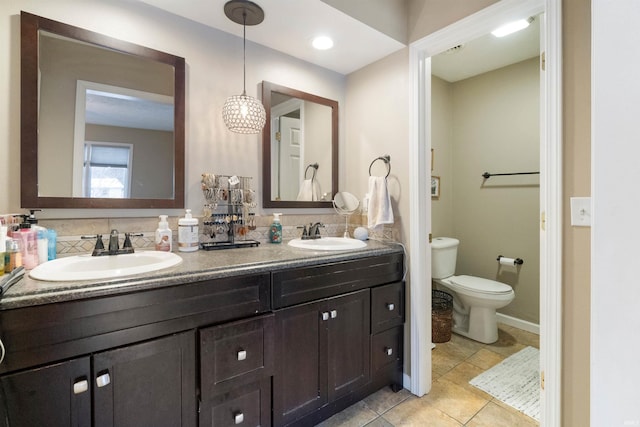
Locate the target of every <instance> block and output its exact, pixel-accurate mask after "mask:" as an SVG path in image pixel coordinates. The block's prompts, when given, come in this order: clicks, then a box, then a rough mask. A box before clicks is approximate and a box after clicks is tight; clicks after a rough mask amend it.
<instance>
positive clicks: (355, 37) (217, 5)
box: [139, 0, 405, 75]
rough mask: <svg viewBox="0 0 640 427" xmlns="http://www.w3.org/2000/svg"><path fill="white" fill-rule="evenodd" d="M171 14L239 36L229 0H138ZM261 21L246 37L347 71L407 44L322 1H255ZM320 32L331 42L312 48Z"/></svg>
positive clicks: (339, 71)
mask: <svg viewBox="0 0 640 427" xmlns="http://www.w3.org/2000/svg"><path fill="white" fill-rule="evenodd" d="M139 1H141V2H143V3H146V4H149V5H151V6H154V7H157V8H160V9H163V10H165V11H167V12H170V13H172V14H175V15H178V16H181V17H183V18H187V19H190V20H192V21H195V22H199V23H201V24H204V25H207V26H209V27H212V28H216V29H218V30H221V31H224V32H227V33H230V34H233V35H236V36H238V37H242V26H241V25H238V24H236V23H234V22H232V21H231V20H229V19H228V18H227V17H226V16H225V14H224V4H225V3H226V2H227V0H179V1H176V0H139ZM256 2H257V3H258V4H259V5H260V7H262V9H263V10H264V15H265V17H264V21H263V22H262V23H261V24H259V25H256V26H248V27H247V40H250V41H252V42H255V43H259V44H261V45H263V46H267V47H269V48H271V49H274V50H277V51H280V52H283V53H286V54H288V55H291V56H293V57H296V58H299V59H302V60H304V61H307V62H310V63H312V64H316V65H319V66H321V67H324V68H327V69H330V70H333V71H336V72H338V73H340V74H345V75H346V74H349V73H351V72H353V71H356V70H358V69H360V68H362V67H364V66H366V65H368V64H370V63H372V62H375V61H377V60H378V59H381V58H383V57H385V56H387V55H389V54H391V53H393V52H395V51H397V50H399V49H402V48H403V47H405V45H404V44H403V43H400V42H399V41H397V40H395V39H393V38H391V37H389V36H387V35H385V34H383V33H382V32H380V31H378V30H376V29H374V28H372V27H370V26H368V25H366V24H364V23H362V22H360V21H358V20H357V19H355V18H352V17H351V16H349V15H347V14H345V13H343V12H341V11H339V10H337V9H335V8H333V7H331V6H329V5H328V4H326V3H324V2H322V1H320V0H256ZM318 35H330V36H331V37H332V38H333V40H334V47H333V48H332V49H330V50H325V51H319V50H315V49H313V48H312V47H311V41H312V39H313V38H314V37H315V36H318Z"/></svg>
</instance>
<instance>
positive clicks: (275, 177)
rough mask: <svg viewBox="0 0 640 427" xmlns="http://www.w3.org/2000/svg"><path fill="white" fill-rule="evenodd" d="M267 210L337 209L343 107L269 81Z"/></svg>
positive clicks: (266, 93)
mask: <svg viewBox="0 0 640 427" xmlns="http://www.w3.org/2000/svg"><path fill="white" fill-rule="evenodd" d="M262 84H263V87H262V91H263V102H264V104H265V110H266V111H267V117H268V119H267V124H266V126H265V130H264V132H263V156H264V159H263V206H264V207H279V208H283V207H284V208H287V207H331V199H332V197H333V194H335V192H336V191H337V188H338V152H337V147H338V103H337V102H336V101H333V100H329V99H326V98H322V97H319V96H316V95H311V94H308V93H305V92H301V91H298V90H295V89H291V88H287V87H284V86H280V85H275V84H273V83H269V82H263V83H262Z"/></svg>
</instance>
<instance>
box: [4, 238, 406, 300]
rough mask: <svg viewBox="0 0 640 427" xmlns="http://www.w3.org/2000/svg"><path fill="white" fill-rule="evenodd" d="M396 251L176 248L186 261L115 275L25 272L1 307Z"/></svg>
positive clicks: (382, 246)
mask: <svg viewBox="0 0 640 427" xmlns="http://www.w3.org/2000/svg"><path fill="white" fill-rule="evenodd" d="M398 252H402V246H401V245H399V244H394V243H383V242H378V241H374V240H369V241H367V247H366V248H363V249H356V250H347V251H312V250H308V249H297V248H293V247H291V246H289V245H287V244H286V243H283V244H278V245H274V244H269V243H267V244H261V245H260V246H259V247H252V248H238V249H225V250H214V251H204V250H200V251H197V252H175V253H176V254H177V255H179V256H180V257H181V258H182V263H180V264H179V265H177V266H175V267H172V268H167V269H163V270H158V271H154V272H151V273H145V274H138V275H132V276H126V277H121V278H117V279H108V280H87V281H73V282H47V281H42V280H35V279H32V278H30V277H28V274H25V278H24V279H22V280H21V281H20V282H18V283H17V284H15V285H14V286H13V287H11V288H10V289H9V290H8V291H7V293H6V294H4V295H2V297H1V298H0V310H8V309H12V308H20V307H28V306H33V305H41V304H49V303H56V302H63V301H73V300H79V299H86V298H93V297H100V296H107V295H117V294H120V293H129V292H134V291H140V290H145V289H153V288H160V287H165V286H173V285H179V284H183V283H192V282H198V281H202V280H210V279H217V278H222V277H230V276H239V275H244V274H258V273H264V272H271V271H278V270H282V269H287V268H295V267H304V266H313V265H318V264H326V263H331V262H339V261H345V260H351V259H358V258H366V257H370V256H376V255H385V254H393V253H398ZM116 256H126V255H116ZM27 273H28V272H27Z"/></svg>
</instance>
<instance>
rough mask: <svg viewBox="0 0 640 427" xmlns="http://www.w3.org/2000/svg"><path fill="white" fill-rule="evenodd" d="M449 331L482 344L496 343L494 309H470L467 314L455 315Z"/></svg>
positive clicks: (496, 329) (496, 331)
mask: <svg viewBox="0 0 640 427" xmlns="http://www.w3.org/2000/svg"><path fill="white" fill-rule="evenodd" d="M453 318H454V324H453V326H452V328H451V330H452V331H453V332H454V333H456V334H458V335H462V336H463V337H467V338H471V339H472V340H475V341H479V342H481V343H484V344H493V343H494V342H496V341H498V319H497V317H496V309H495V308H487V307H471V308H470V310H469V314H468V315H466V314H463V313H455V312H454V316H453Z"/></svg>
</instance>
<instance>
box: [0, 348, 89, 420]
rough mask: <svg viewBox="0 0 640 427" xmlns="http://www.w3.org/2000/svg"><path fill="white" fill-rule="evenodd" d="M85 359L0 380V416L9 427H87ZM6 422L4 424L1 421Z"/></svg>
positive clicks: (87, 384) (87, 402) (86, 368)
mask: <svg viewBox="0 0 640 427" xmlns="http://www.w3.org/2000/svg"><path fill="white" fill-rule="evenodd" d="M89 374H90V362H89V358H88V357H84V358H80V359H75V360H71V361H68V362H64V363H60V364H56V365H51V366H45V367H43V368H38V369H32V370H29V371H25V372H21V373H19V374H12V375H5V376H4V377H2V378H0V386H1V387H0V416H1V419H2V421H3V425H4V423H5V422H7V421H8V425H9V426H11V427H34V426H52V427H67V426H68V427H90V426H91V384H90V382H91V380H90V378H89ZM5 420H6V421H5Z"/></svg>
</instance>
